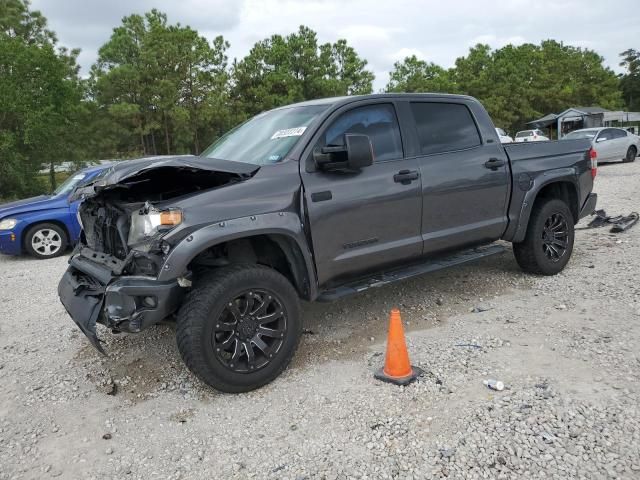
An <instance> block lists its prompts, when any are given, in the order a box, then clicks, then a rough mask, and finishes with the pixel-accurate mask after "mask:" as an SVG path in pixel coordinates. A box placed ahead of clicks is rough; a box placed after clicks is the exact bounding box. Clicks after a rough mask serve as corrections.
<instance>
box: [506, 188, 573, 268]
mask: <svg viewBox="0 0 640 480" xmlns="http://www.w3.org/2000/svg"><path fill="white" fill-rule="evenodd" d="M574 236H575V231H574V222H573V215H572V214H571V211H570V210H569V207H568V206H567V204H566V203H564V202H563V201H562V200H558V199H540V200H539V201H537V202H536V204H535V205H534V210H533V212H532V213H531V218H530V219H529V225H528V227H527V234H526V236H525V239H524V241H523V242H521V243H514V244H513V253H514V255H515V257H516V261H517V262H518V265H520V268H522V270H524V271H525V272H529V273H536V274H541V275H555V274H556V273H559V272H561V271H562V270H563V269H564V267H565V266H566V265H567V263H568V262H569V259H570V258H571V252H572V251H573V241H574Z"/></svg>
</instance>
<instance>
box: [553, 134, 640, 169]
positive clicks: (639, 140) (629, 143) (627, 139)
mask: <svg viewBox="0 0 640 480" xmlns="http://www.w3.org/2000/svg"><path fill="white" fill-rule="evenodd" d="M576 138H588V139H590V140H591V146H592V148H593V149H594V150H595V152H596V155H597V156H598V161H599V162H617V161H619V160H621V161H623V162H633V161H634V160H635V159H636V157H637V156H638V152H640V137H638V136H637V135H634V134H633V133H631V132H628V131H626V130H624V129H622V128H583V129H582V130H574V131H573V132H571V133H569V134H567V135H565V136H564V137H562V139H563V140H565V139H566V140H571V139H576Z"/></svg>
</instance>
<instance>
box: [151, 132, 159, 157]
mask: <svg viewBox="0 0 640 480" xmlns="http://www.w3.org/2000/svg"><path fill="white" fill-rule="evenodd" d="M151 144H152V145H153V154H154V155H158V148H157V147H156V132H155V131H154V130H151Z"/></svg>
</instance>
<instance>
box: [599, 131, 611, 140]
mask: <svg viewBox="0 0 640 480" xmlns="http://www.w3.org/2000/svg"><path fill="white" fill-rule="evenodd" d="M611 138H612V135H611V129H610V128H605V129H604V130H601V131H600V133H599V134H598V139H597V141H598V142H604V141H606V140H611Z"/></svg>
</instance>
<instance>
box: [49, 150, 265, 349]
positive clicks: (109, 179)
mask: <svg viewBox="0 0 640 480" xmlns="http://www.w3.org/2000/svg"><path fill="white" fill-rule="evenodd" d="M256 170H257V167H256V166H255V165H249V164H247V166H246V167H245V166H244V164H238V163H236V162H223V161H217V160H213V159H201V158H199V157H173V158H169V159H167V158H163V159H142V160H134V161H128V162H122V164H119V165H116V166H114V167H113V168H112V169H111V170H110V171H109V172H108V173H107V175H105V176H103V177H102V178H100V179H99V180H98V181H97V182H95V183H93V184H89V185H86V186H84V187H83V188H82V189H80V190H79V191H78V192H76V195H78V196H82V197H83V198H84V200H83V202H82V204H81V205H80V208H79V210H78V215H79V220H80V222H81V224H82V227H83V233H82V235H81V239H80V242H79V244H78V246H77V247H76V249H75V250H74V253H73V255H72V257H71V259H70V260H69V268H68V269H67V272H66V273H65V274H64V276H63V277H62V279H61V280H60V283H59V286H58V294H59V296H60V300H61V302H62V304H63V305H64V306H65V308H66V310H67V312H68V313H69V315H70V316H71V318H72V319H73V321H74V322H75V323H76V324H77V325H78V327H79V328H80V329H81V330H82V332H83V333H84V334H85V335H86V336H87V337H88V338H89V340H90V341H91V343H92V345H94V346H95V347H96V348H97V349H98V350H99V351H100V352H101V353H104V350H103V349H102V347H101V345H100V340H99V339H98V336H97V333H96V324H97V323H101V324H103V325H105V326H106V327H107V328H110V329H111V330H112V331H114V332H139V331H141V330H144V329H145V328H147V327H149V326H151V325H154V324H157V323H159V322H161V321H162V320H164V319H165V318H167V317H169V316H171V315H172V314H173V313H174V312H175V311H176V310H177V309H178V307H179V306H180V303H181V300H182V296H183V294H184V286H186V285H188V283H189V282H188V280H187V279H185V278H179V279H178V278H176V279H173V280H171V281H164V282H161V281H158V280H157V276H158V273H159V272H160V269H161V268H162V265H163V264H164V261H165V259H166V256H167V255H168V253H169V252H170V251H171V248H172V246H173V245H175V244H176V243H177V242H179V241H180V240H181V239H183V238H185V237H186V236H187V235H189V233H190V232H191V231H192V228H193V226H189V225H186V224H185V213H184V212H183V210H182V209H181V208H180V201H181V199H184V198H186V197H190V196H193V195H195V194H197V193H199V192H201V191H204V190H211V189H215V188H219V187H223V186H226V185H230V184H233V183H237V182H241V181H244V180H246V179H247V178H250V176H251V175H253V173H255V171H256ZM168 233H171V234H172V239H171V241H167V240H166V237H167V234H168Z"/></svg>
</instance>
